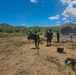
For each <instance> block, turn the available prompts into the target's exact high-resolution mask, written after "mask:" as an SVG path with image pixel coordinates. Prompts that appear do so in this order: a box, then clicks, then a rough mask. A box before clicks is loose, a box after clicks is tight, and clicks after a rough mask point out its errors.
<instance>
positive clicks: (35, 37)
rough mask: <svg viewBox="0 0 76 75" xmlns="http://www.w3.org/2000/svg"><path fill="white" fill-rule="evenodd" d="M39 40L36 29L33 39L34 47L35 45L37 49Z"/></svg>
mask: <svg viewBox="0 0 76 75" xmlns="http://www.w3.org/2000/svg"><path fill="white" fill-rule="evenodd" d="M39 40H40V37H39V35H38V32H37V31H36V32H35V33H34V41H35V47H36V48H37V49H39Z"/></svg>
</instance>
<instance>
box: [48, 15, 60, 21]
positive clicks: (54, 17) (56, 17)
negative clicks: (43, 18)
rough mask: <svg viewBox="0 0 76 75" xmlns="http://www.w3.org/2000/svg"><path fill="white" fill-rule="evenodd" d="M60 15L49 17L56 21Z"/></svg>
mask: <svg viewBox="0 0 76 75" xmlns="http://www.w3.org/2000/svg"><path fill="white" fill-rule="evenodd" d="M59 17H60V15H56V16H52V17H49V19H50V20H55V19H59Z"/></svg>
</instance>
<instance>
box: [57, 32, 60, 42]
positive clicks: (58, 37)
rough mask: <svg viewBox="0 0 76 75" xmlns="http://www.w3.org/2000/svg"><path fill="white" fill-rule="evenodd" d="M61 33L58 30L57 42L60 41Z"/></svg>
mask: <svg viewBox="0 0 76 75" xmlns="http://www.w3.org/2000/svg"><path fill="white" fill-rule="evenodd" d="M59 39H60V33H59V31H57V42H60V40H59Z"/></svg>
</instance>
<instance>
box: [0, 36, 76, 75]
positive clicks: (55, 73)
mask: <svg viewBox="0 0 76 75" xmlns="http://www.w3.org/2000/svg"><path fill="white" fill-rule="evenodd" d="M63 38H64V37H62V38H61V40H62V39H63ZM65 39H67V38H65ZM75 39H76V38H74V43H71V42H67V43H56V42H55V41H56V38H53V40H52V46H50V47H46V41H42V42H43V44H40V49H39V54H37V53H38V49H35V46H34V41H33V40H30V41H29V40H27V37H8V38H0V75H76V70H73V68H72V67H69V66H67V65H66V64H65V60H66V59H67V58H68V57H69V58H74V59H76V41H75ZM69 40H70V39H69ZM57 47H63V48H64V53H58V52H57Z"/></svg>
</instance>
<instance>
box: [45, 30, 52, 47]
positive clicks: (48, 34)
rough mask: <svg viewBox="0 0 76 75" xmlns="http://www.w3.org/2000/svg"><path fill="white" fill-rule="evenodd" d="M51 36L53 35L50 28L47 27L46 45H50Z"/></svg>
mask: <svg viewBox="0 0 76 75" xmlns="http://www.w3.org/2000/svg"><path fill="white" fill-rule="evenodd" d="M52 37H53V33H52V32H51V29H49V30H48V32H47V45H46V46H51V40H52Z"/></svg>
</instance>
